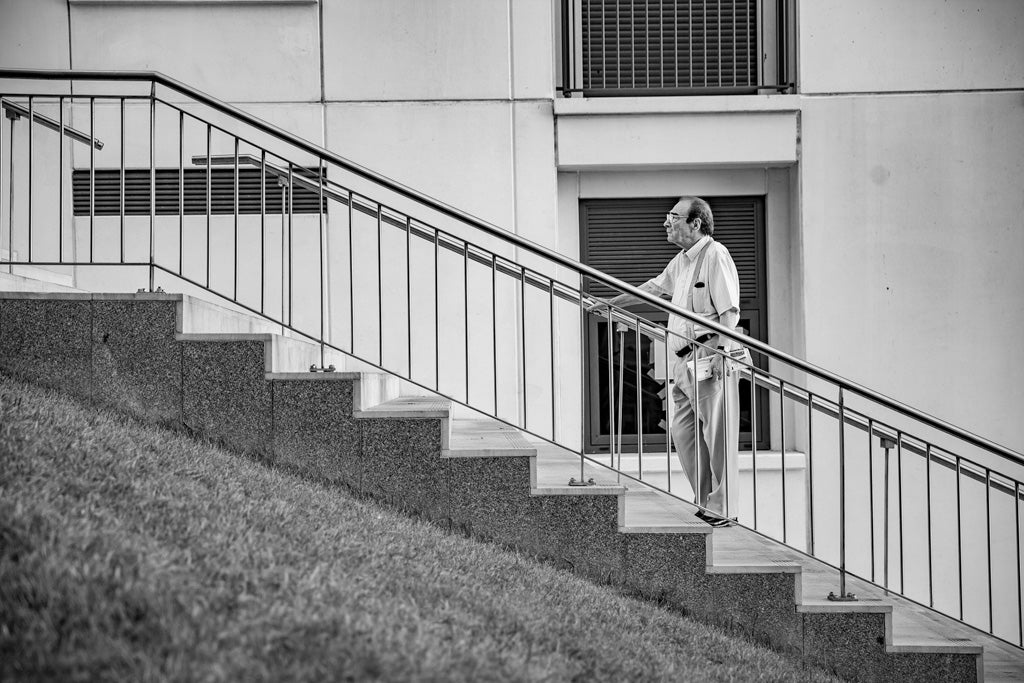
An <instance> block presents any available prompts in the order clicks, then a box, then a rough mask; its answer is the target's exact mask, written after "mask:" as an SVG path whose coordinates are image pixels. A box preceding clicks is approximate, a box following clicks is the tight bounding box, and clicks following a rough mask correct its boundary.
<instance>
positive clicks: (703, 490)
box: [592, 197, 740, 526]
mask: <svg viewBox="0 0 1024 683" xmlns="http://www.w3.org/2000/svg"><path fill="white" fill-rule="evenodd" d="M665 230H666V232H667V236H668V241H669V242H671V243H672V244H675V245H677V246H678V247H680V249H682V251H680V252H679V253H678V254H677V255H676V256H675V258H673V259H672V260H671V261H670V262H669V264H668V266H666V267H665V270H664V271H662V273H661V274H660V275H658V276H657V277H655V278H653V279H651V280H648V281H647V282H645V283H644V284H642V285H640V289H642V290H643V291H645V292H648V293H650V294H654V295H656V296H671V297H672V303H673V304H675V305H676V306H679V307H680V308H684V309H686V310H688V311H693V312H694V313H696V314H697V315H698V316H699V317H701V318H704V319H706V320H712V321H714V322H716V323H718V324H720V325H722V326H724V327H727V328H729V329H735V328H736V324H737V323H738V322H739V319H740V282H739V275H738V274H737V272H736V264H735V263H734V262H733V260H732V256H730V255H729V250H728V249H726V248H725V247H724V246H723V245H722V244H719V243H718V242H716V241H715V240H714V239H713V238H712V235H713V234H714V232H715V221H714V217H713V216H712V214H711V207H709V206H708V203H707V202H706V201H704V200H703V199H700V198H698V197H682V198H681V199H680V200H679V201H678V202H677V203H676V205H675V206H673V207H672V211H671V212H669V214H668V215H667V216H666V217H665ZM640 302H641V300H640V299H639V298H638V297H636V296H633V295H632V294H620V295H619V296H616V297H614V298H612V299H608V300H604V301H599V303H597V304H595V305H594V306H592V309H595V308H599V307H600V306H601V305H602V303H603V304H609V303H610V304H613V305H616V306H629V305H631V304H635V303H640ZM668 329H669V341H668V344H669V351H670V353H672V354H673V363H672V377H673V382H674V383H673V386H672V403H673V406H674V413H673V415H672V441H673V442H674V443H675V448H676V453H677V455H678V457H679V460H680V462H681V463H682V465H683V470H684V471H685V472H686V476H687V478H688V479H689V480H690V485H691V486H692V487H693V490H694V493H695V495H696V497H697V502H698V504H699V505H700V506H701V508H704V509H702V510H699V511H698V512H697V516H698V517H700V518H702V519H704V520H705V521H707V522H708V523H709V524H712V525H713V526H728V525H730V524H732V523H733V521H734V520H735V518H736V515H737V513H738V504H739V503H738V496H737V493H738V491H737V485H736V480H737V476H738V464H737V460H738V453H737V450H738V447H739V443H738V442H739V391H738V381H739V376H738V373H736V372H732V371H731V369H730V368H729V367H728V364H727V363H725V362H723V360H722V359H721V358H714V359H711V361H712V362H711V363H710V368H709V364H708V363H707V361H705V362H704V363H698V362H695V361H700V360H701V359H706V358H708V357H709V356H715V355H716V354H715V351H714V349H719V350H721V351H729V350H731V349H732V348H734V347H735V346H736V344H735V343H734V342H733V341H732V340H730V339H728V338H724V337H721V336H720V335H719V334H717V333H715V332H713V331H711V330H709V329H708V328H706V327H702V326H701V325H699V324H694V323H692V322H690V321H688V320H686V319H685V318H683V317H682V316H677V315H670V316H669V321H668ZM694 342H695V343H694ZM708 369H710V375H708V376H706V373H705V372H704V371H705V370H708ZM695 373H696V377H697V381H694V374H695ZM698 427H699V429H698Z"/></svg>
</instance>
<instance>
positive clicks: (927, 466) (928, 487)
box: [924, 443, 935, 607]
mask: <svg viewBox="0 0 1024 683" xmlns="http://www.w3.org/2000/svg"><path fill="white" fill-rule="evenodd" d="M924 481H925V484H924V485H925V498H924V500H925V505H926V506H927V515H926V520H927V529H928V606H929V607H935V584H934V581H933V568H932V445H931V444H930V443H926V444H925V445H924Z"/></svg>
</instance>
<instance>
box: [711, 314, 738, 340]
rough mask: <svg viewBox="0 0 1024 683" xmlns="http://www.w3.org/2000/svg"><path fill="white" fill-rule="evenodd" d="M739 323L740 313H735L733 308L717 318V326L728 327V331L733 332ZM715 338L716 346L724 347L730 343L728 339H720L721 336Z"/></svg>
mask: <svg viewBox="0 0 1024 683" xmlns="http://www.w3.org/2000/svg"><path fill="white" fill-rule="evenodd" d="M739 322H740V312H739V311H737V310H736V309H735V308H730V309H729V310H728V311H726V312H725V313H722V314H721V315H720V316H718V324H719V325H721V326H722V327H728V328H729V329H730V330H735V329H736V325H738V324H739ZM715 336H716V337H718V339H717V340H715V344H716V345H717V346H726V345H728V344H729V342H731V341H732V340H731V339H729V338H728V337H722V336H721V335H715Z"/></svg>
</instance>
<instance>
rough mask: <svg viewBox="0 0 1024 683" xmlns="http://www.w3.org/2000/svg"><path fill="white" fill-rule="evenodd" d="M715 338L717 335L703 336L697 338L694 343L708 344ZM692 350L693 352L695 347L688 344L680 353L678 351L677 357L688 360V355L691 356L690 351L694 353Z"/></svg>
mask: <svg viewBox="0 0 1024 683" xmlns="http://www.w3.org/2000/svg"><path fill="white" fill-rule="evenodd" d="M714 336H715V335H713V334H702V335H700V336H699V337H697V338H696V339H695V340H694V343H696V344H707V343H708V342H709V341H711V338H712V337H714ZM692 350H693V345H691V344H687V345H686V346H684V347H683V348H681V349H679V350H678V351H676V356H678V357H679V358H686V357H687V356H688V355H690V351H692Z"/></svg>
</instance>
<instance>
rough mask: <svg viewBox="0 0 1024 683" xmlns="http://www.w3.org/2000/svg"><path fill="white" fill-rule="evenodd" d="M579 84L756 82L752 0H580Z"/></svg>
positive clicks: (685, 85) (647, 85)
mask: <svg viewBox="0 0 1024 683" xmlns="http://www.w3.org/2000/svg"><path fill="white" fill-rule="evenodd" d="M582 34H583V47H582V50H583V54H582V57H583V87H584V89H605V88H607V89H619V88H688V87H735V86H751V87H753V86H756V85H757V82H758V74H757V51H758V48H757V35H758V32H757V3H756V0H583V4H582Z"/></svg>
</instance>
